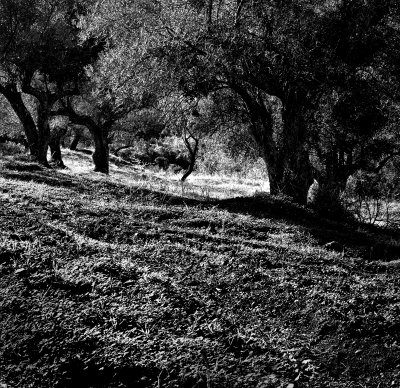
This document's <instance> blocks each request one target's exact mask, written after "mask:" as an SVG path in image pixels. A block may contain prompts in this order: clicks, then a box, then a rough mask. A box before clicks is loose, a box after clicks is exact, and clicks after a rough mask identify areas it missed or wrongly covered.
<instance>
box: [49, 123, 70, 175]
mask: <svg viewBox="0 0 400 388" xmlns="http://www.w3.org/2000/svg"><path fill="white" fill-rule="evenodd" d="M66 131H67V129H66V128H60V127H56V128H54V129H53V131H52V134H51V136H50V143H49V146H50V154H51V159H50V162H51V163H53V164H55V165H56V167H60V168H65V164H64V162H63V160H62V155H61V147H60V144H61V138H62V137H63V136H64V135H65V133H66Z"/></svg>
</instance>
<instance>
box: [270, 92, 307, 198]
mask: <svg viewBox="0 0 400 388" xmlns="http://www.w3.org/2000/svg"><path fill="white" fill-rule="evenodd" d="M282 120H283V124H282V125H283V127H282V135H281V139H280V142H279V144H278V146H277V147H276V154H277V158H276V159H277V160H276V162H275V166H276V169H277V171H278V173H277V174H276V176H275V182H274V187H277V186H278V187H279V190H280V191H281V193H282V194H284V195H288V196H290V197H292V198H293V199H294V200H295V201H296V202H297V203H300V204H306V203H307V193H308V189H309V187H310V185H311V184H312V182H313V174H312V166H311V162H310V160H309V155H308V150H307V149H306V135H307V126H306V122H305V119H304V112H303V107H302V105H301V104H299V102H298V100H297V98H293V99H288V101H284V102H283V109H282Z"/></svg>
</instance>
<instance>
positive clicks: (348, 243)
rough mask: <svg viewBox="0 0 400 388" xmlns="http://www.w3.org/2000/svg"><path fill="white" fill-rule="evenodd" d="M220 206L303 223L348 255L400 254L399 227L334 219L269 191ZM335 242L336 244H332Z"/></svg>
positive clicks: (387, 258) (378, 256)
mask: <svg viewBox="0 0 400 388" xmlns="http://www.w3.org/2000/svg"><path fill="white" fill-rule="evenodd" d="M218 207H219V208H222V209H225V210H228V211H229V212H233V213H240V214H248V215H251V216H253V217H256V218H260V219H265V218H271V219H274V220H279V221H282V222H285V223H287V224H289V225H293V226H301V227H302V229H303V230H304V231H305V232H307V233H309V234H310V235H311V236H312V237H313V238H314V239H315V240H316V241H317V242H318V244H319V245H321V246H324V245H325V246H326V247H327V248H328V249H332V250H335V251H339V252H342V253H343V254H344V255H345V256H347V257H349V256H350V257H361V258H363V259H366V260H382V261H390V260H394V259H398V258H400V239H399V232H398V230H397V231H396V230H393V229H386V228H381V227H378V226H374V225H364V224H360V223H358V222H356V221H351V220H349V221H334V220H330V219H326V218H322V217H321V216H319V215H318V214H317V213H316V212H314V211H312V210H310V209H307V208H305V207H303V206H300V205H297V204H294V203H291V202H290V201H288V200H285V199H280V198H276V197H273V196H270V195H267V194H265V195H259V196H254V197H243V198H233V199H226V200H220V201H218ZM332 242H335V244H329V243H332Z"/></svg>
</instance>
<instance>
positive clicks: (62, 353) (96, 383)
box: [0, 152, 400, 388]
mask: <svg viewBox="0 0 400 388" xmlns="http://www.w3.org/2000/svg"><path fill="white" fill-rule="evenodd" d="M89 158H90V157H89V156H87V155H83V154H78V153H72V152H71V153H67V156H66V162H67V163H66V164H67V165H68V166H69V169H67V170H60V171H54V170H42V169H35V168H33V167H32V165H31V164H29V163H28V162H25V161H21V160H13V159H7V158H4V157H3V158H0V171H1V172H0V212H1V214H0V279H1V281H0V295H1V297H0V386H2V384H3V385H4V386H7V387H12V388H14V387H24V388H25V387H35V388H36V387H65V388H67V387H82V388H83V387H85V388H86V387H87V388H89V387H92V388H100V387H104V388H106V387H143V388H144V387H146V388H147V387H157V388H159V387H163V388H172V387H174V388H175V387H176V388H178V387H179V388H181V387H182V388H195V387H196V388H201V387H204V388H210V387H212V388H222V387H224V388H228V387H229V388H231V387H237V388H242V387H243V388H247V387H248V388H250V387H254V388H267V387H269V388H278V387H284V388H287V387H290V386H291V385H290V384H294V385H293V386H296V387H298V388H301V387H310V388H317V387H332V388H339V387H340V388H345V387H346V388H347V387H370V388H372V387H382V388H383V387H391V386H394V387H397V386H400V338H399V333H400V331H399V328H400V295H399V290H400V277H399V269H398V267H397V266H395V265H393V266H388V265H382V264H381V263H380V262H376V261H370V260H369V259H371V257H370V256H371V248H374V249H375V247H376V252H375V253H374V255H378V257H374V259H377V260H381V261H382V260H384V259H385V260H393V259H398V258H399V252H400V242H399V238H398V236H396V234H394V233H392V232H390V231H387V232H384V231H382V232H379V231H377V230H376V229H373V228H371V229H370V230H368V231H365V230H361V229H360V230H357V229H356V228H357V227H355V226H351V225H341V224H335V223H330V222H328V221H324V220H320V219H318V218H316V216H315V215H314V214H312V213H310V212H308V211H307V210H305V209H303V208H301V207H298V206H295V205H293V204H291V203H289V202H287V201H284V200H283V199H278V198H271V197H269V196H267V195H256V196H254V197H247V198H244V197H242V198H236V199H229V197H232V196H236V195H238V194H239V192H238V191H237V190H238V188H237V187H238V186H236V185H234V188H231V187H230V186H229V182H223V181H222V182H217V183H220V184H221V185H227V187H228V188H224V189H220V188H218V187H217V188H215V185H214V184H213V183H212V181H210V180H208V181H207V182H208V183H209V185H210V195H205V196H203V198H202V199H199V197H200V194H201V192H200V193H199V192H198V191H196V190H200V189H199V187H201V186H200V183H199V182H200V181H201V179H204V178H201V177H198V178H196V179H193V181H192V183H191V184H193V187H195V188H193V192H190V193H186V195H184V196H181V195H180V194H181V192H179V186H178V187H175V186H174V185H173V184H171V185H170V186H168V185H167V182H168V179H169V178H168V176H164V175H163V174H162V173H160V174H152V173H151V172H149V171H145V170H140V169H137V170H128V169H127V168H118V167H114V166H113V167H112V171H111V174H110V176H109V177H104V176H103V175H101V174H97V173H94V172H92V171H91V165H90V164H89ZM207 179H208V178H207ZM196 185H197V186H196ZM247 186H249V190H250V191H249V192H246V193H248V194H250V193H254V191H256V190H258V187H257V186H251V185H247ZM247 186H246V187H247ZM224 190H226V191H224ZM246 190H247V189H246ZM251 190H254V191H251ZM221 192H224V193H225V194H219V193H221ZM228 193H229V195H228ZM184 194H185V193H184ZM211 194H212V195H211ZM204 197H205V198H204ZM227 197H228V199H224V200H222V198H227ZM196 198H197V199H196ZM333 239H335V240H337V241H339V242H340V243H341V244H343V249H342V250H340V251H337V252H336V251H333V250H330V249H328V248H326V247H325V246H324V243H325V242H329V241H331V240H333ZM377 242H380V244H381V245H379V249H381V250H380V251H378V245H377ZM389 243H390V244H389ZM389 248H390V249H389ZM379 255H381V256H379ZM361 257H363V258H361Z"/></svg>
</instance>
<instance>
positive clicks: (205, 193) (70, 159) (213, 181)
mask: <svg viewBox="0 0 400 388" xmlns="http://www.w3.org/2000/svg"><path fill="white" fill-rule="evenodd" d="M64 159H65V164H66V165H67V166H68V169H66V170H62V171H61V172H62V173H63V174H66V175H69V176H79V177H81V178H85V179H89V180H91V181H93V182H102V181H104V182H110V183H114V184H119V185H123V186H126V187H128V188H131V190H132V191H133V192H134V191H136V190H138V189H146V190H151V191H158V192H161V193H165V194H169V195H179V196H183V197H188V198H204V199H223V198H232V197H237V196H250V195H253V194H254V193H256V192H262V191H268V190H269V186H268V182H267V181H265V180H264V179H246V178H239V177H236V178H235V177H224V176H217V175H204V174H196V173H193V174H192V175H191V176H190V177H189V178H188V179H187V181H186V182H184V183H182V182H181V181H180V175H179V174H173V173H171V172H165V171H155V170H154V169H151V168H147V169H146V168H144V167H141V166H136V167H135V166H116V165H115V164H113V163H111V164H110V174H109V176H104V175H102V174H99V173H94V172H93V171H91V170H92V169H93V167H92V161H91V156H90V155H86V154H82V153H79V152H78V153H77V152H73V151H69V150H64Z"/></svg>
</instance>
